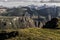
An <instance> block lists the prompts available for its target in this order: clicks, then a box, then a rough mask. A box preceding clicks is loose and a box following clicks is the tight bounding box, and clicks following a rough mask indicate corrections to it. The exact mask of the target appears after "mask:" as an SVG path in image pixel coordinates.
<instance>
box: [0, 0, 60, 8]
mask: <svg viewBox="0 0 60 40" xmlns="http://www.w3.org/2000/svg"><path fill="white" fill-rule="evenodd" d="M40 1H41V0H0V5H3V6H7V7H13V6H19V5H22V6H24V5H25V6H26V5H32V4H34V5H39V6H40V5H43V4H47V5H57V6H60V3H40ZM43 1H49V0H43Z"/></svg>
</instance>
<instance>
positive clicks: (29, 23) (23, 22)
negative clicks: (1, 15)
mask: <svg viewBox="0 0 60 40" xmlns="http://www.w3.org/2000/svg"><path fill="white" fill-rule="evenodd" d="M19 24H20V28H28V27H35V25H34V21H33V20H32V19H31V18H29V17H24V18H22V19H20V18H19Z"/></svg>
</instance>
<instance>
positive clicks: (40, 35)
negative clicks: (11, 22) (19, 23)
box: [6, 28, 60, 40]
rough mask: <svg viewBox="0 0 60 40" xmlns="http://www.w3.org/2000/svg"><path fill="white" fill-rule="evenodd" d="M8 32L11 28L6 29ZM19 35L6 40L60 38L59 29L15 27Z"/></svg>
mask: <svg viewBox="0 0 60 40" xmlns="http://www.w3.org/2000/svg"><path fill="white" fill-rule="evenodd" d="M6 31H7V32H10V31H12V30H6ZM17 31H18V32H19V36H18V37H15V38H11V39H7V40H60V29H42V28H26V29H17Z"/></svg>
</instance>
